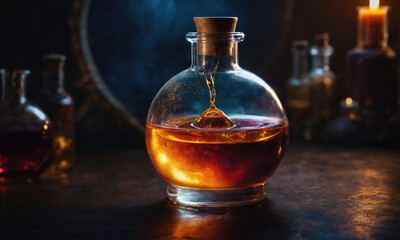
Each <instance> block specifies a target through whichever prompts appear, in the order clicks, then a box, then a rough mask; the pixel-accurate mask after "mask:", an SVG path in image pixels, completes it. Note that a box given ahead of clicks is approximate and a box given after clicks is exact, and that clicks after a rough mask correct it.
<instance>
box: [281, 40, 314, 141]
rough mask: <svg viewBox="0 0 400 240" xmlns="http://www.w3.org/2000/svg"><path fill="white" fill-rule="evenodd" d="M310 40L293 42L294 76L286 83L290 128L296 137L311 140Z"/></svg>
mask: <svg viewBox="0 0 400 240" xmlns="http://www.w3.org/2000/svg"><path fill="white" fill-rule="evenodd" d="M307 51H308V42H307V41H303V40H298V41H294V42H293V44H292V60H293V63H292V76H291V77H290V79H289V81H288V82H287V84H286V105H287V109H288V117H289V121H290V129H291V132H292V135H293V136H294V137H295V138H300V139H305V140H311V138H312V135H311V132H310V131H311V130H310V128H309V127H306V125H308V118H309V112H310V105H311V82H310V79H309V76H308V72H309V69H308V59H307V58H308V53H307Z"/></svg>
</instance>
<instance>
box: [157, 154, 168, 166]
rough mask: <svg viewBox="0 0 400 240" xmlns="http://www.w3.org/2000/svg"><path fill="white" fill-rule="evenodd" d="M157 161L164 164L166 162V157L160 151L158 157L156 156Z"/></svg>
mask: <svg viewBox="0 0 400 240" xmlns="http://www.w3.org/2000/svg"><path fill="white" fill-rule="evenodd" d="M158 162H159V163H161V164H166V163H167V162H168V158H167V157H166V156H165V155H164V154H163V153H160V157H159V158H158Z"/></svg>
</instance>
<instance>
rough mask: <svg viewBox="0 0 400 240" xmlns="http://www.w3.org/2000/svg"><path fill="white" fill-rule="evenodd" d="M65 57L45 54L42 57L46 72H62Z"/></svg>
mask: <svg viewBox="0 0 400 240" xmlns="http://www.w3.org/2000/svg"><path fill="white" fill-rule="evenodd" d="M65 60H66V57H65V55H62V54H54V53H53V54H47V55H44V56H43V61H44V67H45V69H46V70H48V71H53V72H58V71H63V69H64V64H65Z"/></svg>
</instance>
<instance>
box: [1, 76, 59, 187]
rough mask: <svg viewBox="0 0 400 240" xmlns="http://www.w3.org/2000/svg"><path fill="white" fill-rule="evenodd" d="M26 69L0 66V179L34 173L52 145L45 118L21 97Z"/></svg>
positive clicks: (35, 173) (40, 166)
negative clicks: (1, 67)
mask: <svg viewBox="0 0 400 240" xmlns="http://www.w3.org/2000/svg"><path fill="white" fill-rule="evenodd" d="M29 73H30V71H28V70H14V71H7V70H4V69H1V70H0V183H1V182H7V181H8V180H9V179H10V178H14V177H17V178H23V179H24V178H30V177H33V176H35V175H37V174H38V173H39V172H40V171H41V170H42V169H43V168H44V167H45V166H46V164H45V163H46V162H47V160H48V156H49V154H50V151H51V148H52V146H51V145H52V125H51V122H50V120H49V118H48V117H47V116H46V114H45V113H44V112H43V111H42V110H41V109H40V108H39V107H37V106H36V105H34V104H32V103H30V102H29V101H28V100H27V99H26V98H25V80H26V78H27V76H28V75H29Z"/></svg>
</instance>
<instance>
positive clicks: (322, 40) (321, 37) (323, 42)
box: [314, 33, 329, 47]
mask: <svg viewBox="0 0 400 240" xmlns="http://www.w3.org/2000/svg"><path fill="white" fill-rule="evenodd" d="M314 42H315V45H316V46H318V47H327V46H329V33H321V34H317V35H315V37H314Z"/></svg>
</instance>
